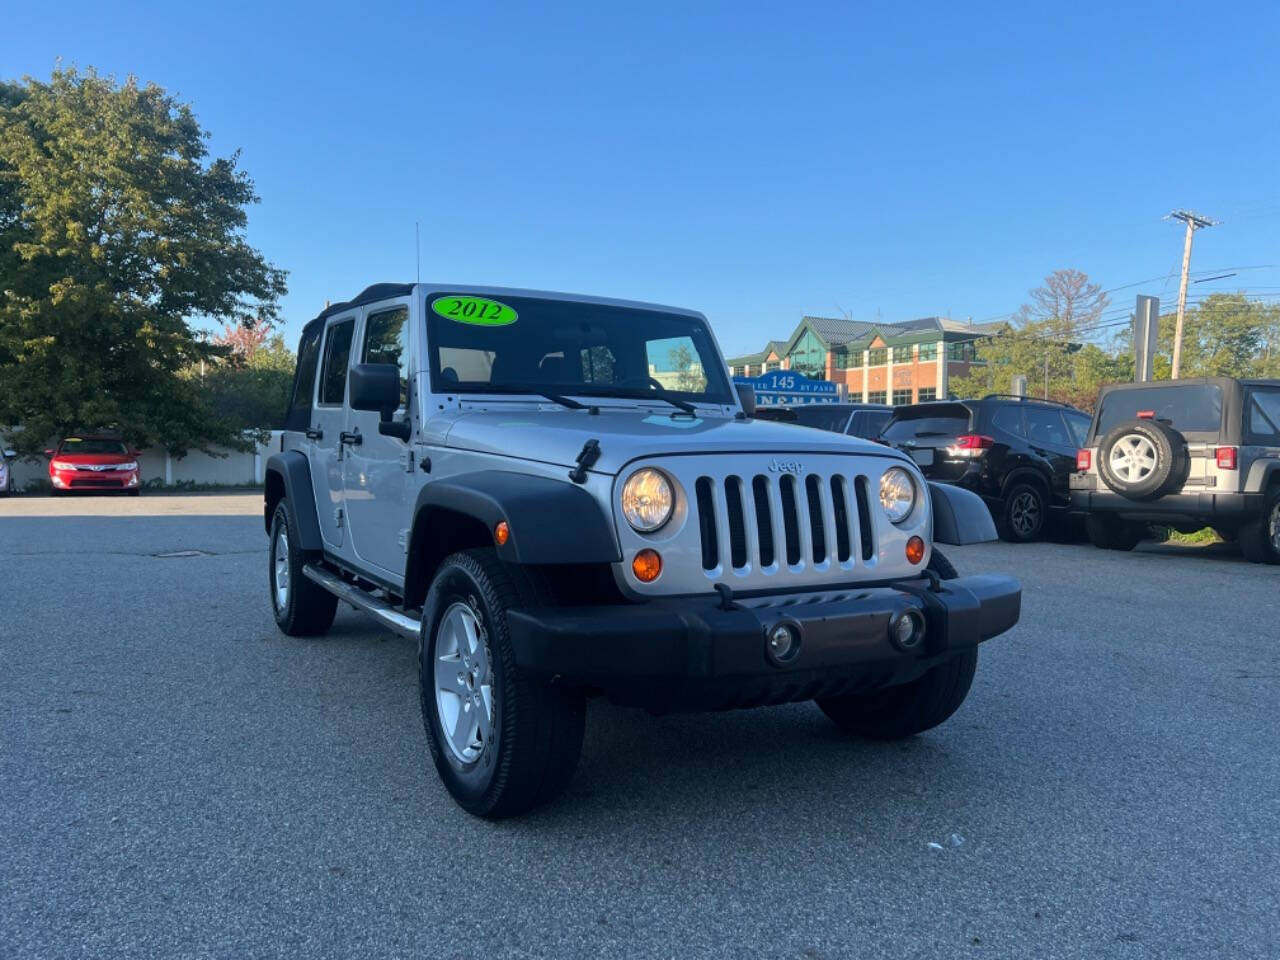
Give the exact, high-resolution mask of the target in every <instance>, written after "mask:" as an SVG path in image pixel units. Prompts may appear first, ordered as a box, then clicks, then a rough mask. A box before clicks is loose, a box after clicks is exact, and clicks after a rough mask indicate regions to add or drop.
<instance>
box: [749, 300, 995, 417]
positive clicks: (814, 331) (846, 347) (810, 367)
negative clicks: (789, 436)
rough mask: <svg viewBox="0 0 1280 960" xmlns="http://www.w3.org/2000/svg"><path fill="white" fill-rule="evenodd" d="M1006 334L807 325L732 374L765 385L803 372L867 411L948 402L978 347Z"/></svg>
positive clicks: (931, 323)
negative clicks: (780, 375) (869, 406)
mask: <svg viewBox="0 0 1280 960" xmlns="http://www.w3.org/2000/svg"><path fill="white" fill-rule="evenodd" d="M1001 326H1002V325H1001V324H970V323H960V322H957V321H954V320H947V319H944V318H943V317H925V318H923V319H921V320H909V321H907V322H905V323H860V322H857V321H853V320H836V319H833V318H831V317H804V318H802V319H801V321H800V324H799V326H797V327H796V329H795V332H794V333H793V334H792V335H791V338H790V339H789V340H785V341H784V340H770V341H769V343H768V344H766V345H765V348H764V349H763V350H761V351H760V352H759V353H752V354H748V355H746V356H740V357H731V358H730V359H729V372H730V373H731V374H733V375H734V376H738V377H758V376H760V375H761V374H764V373H768V372H769V371H771V370H796V371H799V372H800V373H803V374H805V375H806V376H808V377H813V378H815V379H819V380H832V381H834V382H835V383H838V384H843V385H844V387H845V389H846V390H847V392H848V396H849V399H850V400H855V401H861V402H863V403H894V404H898V403H915V402H917V401H920V400H937V399H945V398H946V397H947V396H948V395H949V385H950V382H951V378H952V377H957V376H964V375H965V374H966V373H968V371H969V368H970V366H972V365H973V364H974V363H976V362H978V361H977V359H976V343H977V341H978V340H981V339H982V338H983V337H986V336H990V335H991V334H993V333H995V332H996V331H998V330H999V329H1000V328H1001Z"/></svg>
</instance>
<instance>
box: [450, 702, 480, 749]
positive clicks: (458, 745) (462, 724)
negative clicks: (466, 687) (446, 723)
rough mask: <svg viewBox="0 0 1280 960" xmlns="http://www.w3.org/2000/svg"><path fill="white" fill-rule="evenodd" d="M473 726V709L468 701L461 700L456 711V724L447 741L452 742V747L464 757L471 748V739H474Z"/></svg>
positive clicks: (474, 725)
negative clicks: (460, 707)
mask: <svg viewBox="0 0 1280 960" xmlns="http://www.w3.org/2000/svg"><path fill="white" fill-rule="evenodd" d="M475 727H476V723H475V710H474V708H473V707H472V706H471V704H470V703H468V702H466V701H463V702H462V709H461V710H460V711H459V712H458V723H457V726H455V727H454V728H453V733H452V734H450V736H449V741H450V742H451V743H452V744H453V748H454V749H455V750H456V751H458V754H459V755H460V756H462V757H464V758H465V757H466V753H467V751H468V750H469V749H470V748H471V741H472V740H474V739H475Z"/></svg>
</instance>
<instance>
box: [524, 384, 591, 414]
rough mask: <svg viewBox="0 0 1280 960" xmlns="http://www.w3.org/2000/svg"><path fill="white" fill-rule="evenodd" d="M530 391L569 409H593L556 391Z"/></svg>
mask: <svg viewBox="0 0 1280 960" xmlns="http://www.w3.org/2000/svg"><path fill="white" fill-rule="evenodd" d="M529 392H530V393H536V394H537V395H538V396H540V397H546V398H547V399H548V400H550V401H551V402H552V403H558V404H560V406H562V407H568V408H569V409H570V410H594V409H596V408H595V407H588V406H587V405H586V404H585V403H579V402H578V401H577V400H574V399H573V398H572V397H562V396H560V394H558V393H552V392H551V391H550V390H534V389H530V390H529Z"/></svg>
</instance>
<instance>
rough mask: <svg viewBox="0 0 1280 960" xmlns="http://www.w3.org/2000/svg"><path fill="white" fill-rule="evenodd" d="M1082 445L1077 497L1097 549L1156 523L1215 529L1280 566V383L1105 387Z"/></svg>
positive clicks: (1128, 539)
mask: <svg viewBox="0 0 1280 960" xmlns="http://www.w3.org/2000/svg"><path fill="white" fill-rule="evenodd" d="M1080 446H1081V448H1082V449H1081V450H1080V454H1079V462H1078V464H1077V471H1078V472H1077V473H1076V474H1075V475H1074V476H1073V477H1072V478H1071V500H1072V503H1073V504H1074V506H1075V508H1076V510H1078V511H1080V512H1083V513H1085V514H1086V518H1085V525H1086V528H1087V529H1088V531H1089V539H1090V540H1092V541H1093V543H1094V545H1095V546H1099V547H1103V548H1106V549H1110V550H1132V549H1133V547H1134V545H1135V544H1137V542H1138V541H1139V540H1140V539H1142V537H1144V536H1145V535H1146V533H1147V525H1148V524H1160V525H1163V526H1170V527H1173V528H1174V529H1176V530H1180V531H1182V532H1184V533H1189V532H1191V531H1194V530H1199V529H1201V528H1202V527H1213V528H1214V529H1215V530H1216V531H1218V533H1219V535H1220V536H1222V538H1223V539H1224V540H1236V539H1238V540H1239V541H1240V549H1241V552H1243V553H1244V555H1245V557H1246V558H1248V559H1249V560H1253V561H1255V562H1258V563H1264V562H1265V563H1280V380H1234V379H1231V378H1230V377H1205V378H1200V379H1193V380H1163V381H1157V382H1154V383H1125V384H1116V385H1114V386H1110V387H1104V388H1103V390H1102V393H1101V395H1100V396H1099V397H1098V412H1097V414H1096V415H1095V416H1094V421H1093V424H1092V426H1091V427H1090V429H1089V435H1088V436H1087V437H1086V439H1085V442H1084V443H1081V444H1080Z"/></svg>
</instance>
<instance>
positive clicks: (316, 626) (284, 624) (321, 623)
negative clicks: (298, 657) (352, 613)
mask: <svg viewBox="0 0 1280 960" xmlns="http://www.w3.org/2000/svg"><path fill="white" fill-rule="evenodd" d="M292 534H293V531H292V530H291V528H290V526H289V508H288V505H287V503H286V501H284V500H281V501H280V503H279V504H278V505H277V506H276V512H275V513H274V514H272V516H271V547H270V549H269V550H268V551H267V584H268V586H269V587H270V589H271V609H272V612H273V613H274V614H275V617H276V626H278V627H279V628H280V630H281V632H283V633H285V634H287V635H288V636H291V637H314V636H318V635H319V634H322V633H325V632H326V631H328V629H329V627H331V626H332V625H333V618H334V616H335V615H336V614H337V612H338V598H337V597H335V596H334V595H333V594H331V593H330V592H329V591H328V590H325V589H324V587H322V586H320V584H318V583H316V582H315V581H313V580H308V579H307V577H306V575H305V574H304V573H303V572H302V568H303V567H304V566H306V557H305V556H304V554H303V551H302V547H301V545H300V544H299V543H298V542H297V539H296V538H295V537H294V536H293V535H292Z"/></svg>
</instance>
